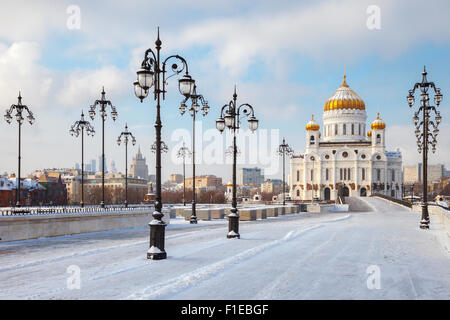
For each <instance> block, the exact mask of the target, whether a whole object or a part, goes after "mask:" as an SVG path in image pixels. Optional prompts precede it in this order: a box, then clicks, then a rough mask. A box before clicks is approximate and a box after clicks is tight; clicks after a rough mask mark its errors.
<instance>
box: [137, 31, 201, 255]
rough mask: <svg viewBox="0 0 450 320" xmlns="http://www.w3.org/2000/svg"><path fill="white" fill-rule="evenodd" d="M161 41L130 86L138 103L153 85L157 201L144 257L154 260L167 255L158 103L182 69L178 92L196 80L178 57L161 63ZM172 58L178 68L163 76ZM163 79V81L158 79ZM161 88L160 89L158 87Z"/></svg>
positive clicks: (191, 88) (186, 90) (188, 89)
mask: <svg viewBox="0 0 450 320" xmlns="http://www.w3.org/2000/svg"><path fill="white" fill-rule="evenodd" d="M161 44H162V41H161V40H160V39H159V28H158V37H157V39H156V41H155V45H156V53H155V52H154V51H153V50H152V49H150V48H149V49H147V50H146V51H145V55H144V60H143V61H142V64H141V69H139V70H138V71H137V81H135V82H134V83H133V85H134V93H135V95H136V97H138V99H140V100H141V102H142V101H143V100H144V99H145V98H146V97H147V96H148V93H149V91H150V88H151V87H152V86H153V99H154V100H156V122H155V130H156V144H155V153H156V199H155V211H154V212H153V220H152V221H151V222H150V223H149V225H150V249H149V250H148V251H147V258H148V259H153V260H160V259H166V258H167V253H166V251H165V250H164V237H165V227H166V224H165V223H164V222H163V221H162V217H163V214H162V199H161V127H162V122H161V115H160V108H161V106H160V100H161V94H162V99H163V100H164V99H165V95H166V85H167V80H168V79H169V78H170V77H172V76H174V75H177V74H179V73H181V72H182V71H183V70H185V71H186V72H185V74H184V76H183V77H181V78H180V79H179V80H178V88H179V90H180V93H181V94H182V95H184V96H185V97H186V98H187V97H189V96H190V95H191V94H192V93H193V92H194V85H195V80H194V79H192V77H191V76H190V75H189V72H188V65H187V62H186V60H185V59H184V58H183V57H181V56H179V55H171V56H169V57H167V58H166V59H165V60H164V61H162V63H161V58H160V51H161ZM172 59H175V60H176V61H179V62H181V67H180V66H179V65H177V64H176V63H173V64H172V66H171V69H172V72H173V73H172V74H171V75H170V76H168V77H166V72H167V71H166V64H167V62H168V61H169V60H172ZM161 76H162V79H161ZM161 86H162V87H161Z"/></svg>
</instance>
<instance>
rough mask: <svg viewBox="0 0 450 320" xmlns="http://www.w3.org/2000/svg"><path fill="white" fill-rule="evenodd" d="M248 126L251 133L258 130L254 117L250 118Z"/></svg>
mask: <svg viewBox="0 0 450 320" xmlns="http://www.w3.org/2000/svg"><path fill="white" fill-rule="evenodd" d="M248 126H249V128H250V130H251V131H252V132H253V131H255V130H256V129H258V120H257V119H256V118H255V117H254V116H253V117H251V118H250V119H248Z"/></svg>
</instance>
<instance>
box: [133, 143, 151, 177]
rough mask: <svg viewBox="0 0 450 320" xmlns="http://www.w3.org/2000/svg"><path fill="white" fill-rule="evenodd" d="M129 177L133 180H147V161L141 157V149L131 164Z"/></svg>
mask: <svg viewBox="0 0 450 320" xmlns="http://www.w3.org/2000/svg"><path fill="white" fill-rule="evenodd" d="M130 175H131V176H132V177H134V178H142V179H145V180H147V181H148V180H149V176H148V166H147V161H146V160H145V158H144V157H142V153H141V148H140V147H139V149H138V152H137V154H136V156H135V157H133V160H132V162H131V168H130Z"/></svg>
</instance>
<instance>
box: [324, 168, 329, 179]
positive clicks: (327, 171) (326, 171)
mask: <svg viewBox="0 0 450 320" xmlns="http://www.w3.org/2000/svg"><path fill="white" fill-rule="evenodd" d="M328 174H329V170H328V168H326V169H325V180H327V181H328Z"/></svg>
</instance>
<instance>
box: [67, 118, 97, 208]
mask: <svg viewBox="0 0 450 320" xmlns="http://www.w3.org/2000/svg"><path fill="white" fill-rule="evenodd" d="M84 130H86V133H87V135H88V136H94V134H95V130H94V127H93V126H92V125H91V124H90V123H89V121H87V120H85V119H84V113H83V111H81V119H80V120H78V121H76V122H75V123H74V124H73V125H72V127H71V128H70V131H69V132H70V134H71V135H72V136H75V137H78V136H79V134H80V131H81V202H80V207H84Z"/></svg>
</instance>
